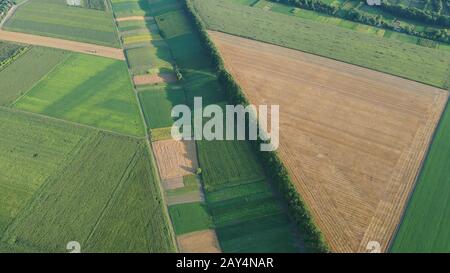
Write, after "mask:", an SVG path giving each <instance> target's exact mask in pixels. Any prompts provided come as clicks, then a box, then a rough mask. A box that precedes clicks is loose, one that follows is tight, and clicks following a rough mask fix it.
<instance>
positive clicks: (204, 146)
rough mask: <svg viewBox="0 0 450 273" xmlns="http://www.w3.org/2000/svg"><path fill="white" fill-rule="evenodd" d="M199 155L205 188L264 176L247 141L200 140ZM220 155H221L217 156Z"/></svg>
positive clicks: (208, 188)
mask: <svg viewBox="0 0 450 273" xmlns="http://www.w3.org/2000/svg"><path fill="white" fill-rule="evenodd" d="M197 144H198V156H199V161H200V163H201V166H202V169H203V173H202V175H203V179H204V183H205V189H206V190H207V191H208V190H213V189H215V188H216V187H222V186H223V184H226V185H233V184H236V183H241V182H244V181H255V180H261V179H262V178H264V173H263V170H262V168H261V166H260V165H259V163H258V161H257V159H256V157H255V155H254V154H253V151H252V148H251V147H250V144H248V143H247V142H245V141H220V140H215V141H207V140H202V141H198V142H197ZM217 155H220V156H217Z"/></svg>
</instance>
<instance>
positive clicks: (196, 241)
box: [177, 230, 221, 253]
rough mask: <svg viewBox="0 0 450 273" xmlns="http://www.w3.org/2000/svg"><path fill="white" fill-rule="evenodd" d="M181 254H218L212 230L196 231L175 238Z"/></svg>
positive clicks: (218, 248) (217, 244) (217, 246)
mask: <svg viewBox="0 0 450 273" xmlns="http://www.w3.org/2000/svg"><path fill="white" fill-rule="evenodd" d="M177 241H178V245H179V247H180V251H181V252H182V253H220V252H221V251H220V247H219V243H218V241H217V236H216V233H215V231H214V230H204V231H196V232H192V233H188V234H184V235H181V236H178V237H177Z"/></svg>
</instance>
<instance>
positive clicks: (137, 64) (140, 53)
mask: <svg viewBox="0 0 450 273" xmlns="http://www.w3.org/2000/svg"><path fill="white" fill-rule="evenodd" d="M125 52H126V56H127V60H128V64H129V66H130V68H131V71H132V73H133V74H134V75H140V74H146V73H148V72H149V71H151V72H153V71H159V70H164V69H166V70H172V63H171V60H170V51H169V49H168V48H167V47H165V46H155V45H152V44H149V45H144V46H141V47H137V48H131V49H127V50H126V51H125Z"/></svg>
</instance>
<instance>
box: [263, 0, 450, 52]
mask: <svg viewBox="0 0 450 273" xmlns="http://www.w3.org/2000/svg"><path fill="white" fill-rule="evenodd" d="M271 1H274V2H282V3H285V4H289V5H292V6H294V7H299V8H303V9H308V10H313V11H317V12H321V13H325V14H328V15H332V16H336V17H340V18H343V19H347V20H350V21H354V22H358V23H363V24H366V25H371V26H376V27H381V28H385V29H390V30H394V31H398V32H403V33H407V34H410V35H414V36H417V37H421V38H427V39H431V40H436V41H440V42H444V43H450V36H449V35H448V33H447V30H446V29H445V28H442V27H450V17H449V16H446V15H441V14H438V13H435V12H430V11H422V10H419V9H417V8H407V7H403V6H401V5H392V4H389V3H386V2H382V3H381V5H379V6H373V7H375V8H379V9H381V10H383V11H385V12H388V13H390V14H392V15H394V16H398V17H402V18H407V19H412V20H415V21H417V22H422V23H426V24H430V25H435V26H436V28H427V29H426V30H425V31H417V30H416V29H415V26H414V25H413V24H406V23H403V24H401V25H400V24H397V23H396V22H395V21H391V20H386V19H385V18H384V17H383V16H382V15H381V14H378V15H373V14H369V13H367V12H363V11H360V10H359V9H357V8H351V9H344V8H340V7H338V6H334V5H330V4H327V3H324V2H322V1H321V0H271Z"/></svg>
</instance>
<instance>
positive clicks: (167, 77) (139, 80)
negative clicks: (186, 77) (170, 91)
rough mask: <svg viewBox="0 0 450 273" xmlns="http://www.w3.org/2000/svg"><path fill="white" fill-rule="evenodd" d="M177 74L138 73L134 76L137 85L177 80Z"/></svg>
mask: <svg viewBox="0 0 450 273" xmlns="http://www.w3.org/2000/svg"><path fill="white" fill-rule="evenodd" d="M176 81H177V77H176V76H175V74H167V73H162V74H158V75H156V74H155V75H138V76H134V77H133V82H134V84H135V85H146V84H158V83H171V82H176Z"/></svg>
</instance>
